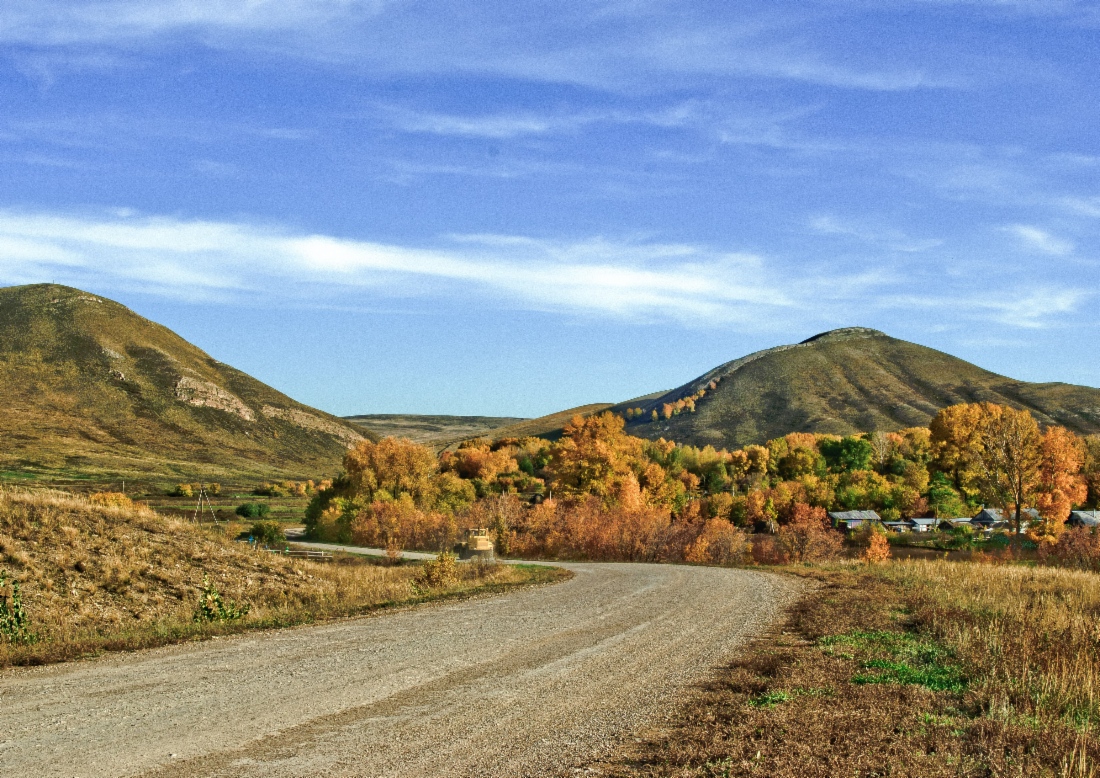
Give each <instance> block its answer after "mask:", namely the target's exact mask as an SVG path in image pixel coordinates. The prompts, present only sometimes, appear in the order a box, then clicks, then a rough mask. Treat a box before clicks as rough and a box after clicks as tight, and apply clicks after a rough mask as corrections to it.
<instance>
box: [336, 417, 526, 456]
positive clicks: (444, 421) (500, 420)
mask: <svg viewBox="0 0 1100 778" xmlns="http://www.w3.org/2000/svg"><path fill="white" fill-rule="evenodd" d="M344 420H345V421H348V422H351V423H352V424H355V425H357V426H359V427H362V428H363V429H366V430H369V431H371V432H372V433H374V434H375V435H378V436H379V437H383V438H386V437H394V438H408V439H409V440H412V441H415V442H416V443H421V444H423V445H425V446H434V447H439V448H443V447H444V446H447V445H448V444H450V443H455V442H457V441H462V440H468V439H470V438H476V437H479V436H481V435H485V434H486V433H488V432H490V431H491V430H495V429H497V428H499V427H506V426H508V425H510V424H518V423H521V422H524V421H528V420H527V419H522V418H513V417H510V416H434V415H426V414H415V413H374V414H365V415H362V416H345V417H344Z"/></svg>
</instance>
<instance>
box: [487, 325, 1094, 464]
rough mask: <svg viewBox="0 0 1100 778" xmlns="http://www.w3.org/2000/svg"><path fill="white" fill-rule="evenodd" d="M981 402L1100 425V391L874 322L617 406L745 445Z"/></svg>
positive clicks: (895, 421)
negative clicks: (987, 366) (1011, 368)
mask: <svg viewBox="0 0 1100 778" xmlns="http://www.w3.org/2000/svg"><path fill="white" fill-rule="evenodd" d="M712 385H713V388H711V387H712ZM700 390H702V391H703V396H702V397H701V398H699V399H698V400H696V401H695V402H694V404H695V411H694V413H692V412H689V411H688V410H686V409H685V410H682V411H681V412H680V413H679V414H677V415H674V416H672V417H671V418H668V419H666V418H664V414H663V413H662V409H663V407H664V406H665V405H674V404H675V403H676V402H677V401H678V400H681V399H687V398H690V397H693V396H697V395H698V392H700ZM981 401H988V402H995V403H1000V404H1005V405H1011V406H1013V407H1016V408H1027V409H1028V410H1030V411H1031V412H1032V414H1033V415H1034V416H1035V417H1036V418H1037V419H1038V420H1039V421H1040V423H1042V424H1044V425H1049V424H1059V425H1062V426H1065V427H1067V428H1069V429H1071V430H1073V431H1074V432H1078V433H1082V434H1092V433H1097V432H1100V389H1094V388H1091V387H1087V386H1075V385H1072V384H1064V383H1028V382H1026V381H1017V380H1014V379H1011V378H1006V377H1005V376H1001V375H998V374H996V373H992V372H990V371H988V370H984V369H982V368H980V367H978V366H977V365H973V364H971V363H969V362H966V361H965V360H962V359H959V358H958V357H953V356H951V355H950V354H945V353H943V352H942V351H937V350H935V349H932V348H928V347H927V346H921V345H918V344H916V343H910V342H908V341H904V340H899V339H897V338H892V337H890V336H889V335H886V334H885V333H883V332H880V331H878V330H874V329H869V328H867V327H845V328H842V329H837V330H831V331H829V332H823V333H821V334H819V335H815V336H813V337H811V338H807V339H806V340H804V341H802V342H801V343H793V344H789V345H782V346H775V347H773V348H768V349H763V350H762V351H757V352H754V353H752V354H748V355H746V356H743V357H739V358H737V359H734V360H731V361H729V362H726V363H724V364H721V365H719V366H718V367H715V368H714V369H712V370H709V371H707V372H706V373H704V374H702V375H700V376H698V377H696V378H694V379H692V380H691V381H688V382H687V383H685V384H683V385H682V386H679V387H677V388H676V389H672V390H670V391H667V392H657V393H654V394H651V395H646V396H644V397H640V398H637V399H634V400H629V401H627V402H622V403H618V404H616V405H613V406H610V410H612V411H615V412H616V413H620V414H622V415H626V413H627V410H628V409H640V411H641V412H640V413H639V414H638V415H637V416H634V417H633V418H630V419H629V420H628V421H627V431H628V432H629V433H631V434H632V435H637V436H639V437H645V438H650V439H657V438H661V437H663V438H667V439H670V440H675V441H677V442H679V443H689V444H692V445H697V446H703V445H713V446H716V447H726V448H735V447H741V446H744V445H748V444H751V443H763V442H765V441H766V440H769V439H771V438H776V437H780V436H782V435H785V434H787V433H789V432H818V433H831V434H838V435H848V434H852V433H857V432H870V431H874V430H886V431H889V430H896V429H902V428H904V427H912V426H923V425H927V424H928V422H929V421H931V419H932V417H933V416H934V415H935V414H936V413H937V412H938V411H939V410H940V409H941V408H944V407H946V406H948V405H954V404H956V403H963V402H981ZM597 410H602V408H600V409H597ZM654 411H656V412H657V414H658V417H660V418H659V419H658V420H657V421H653V418H652V417H653V413H654ZM561 417H562V414H551V415H550V416H546V417H543V418H542V419H534V420H532V421H530V422H527V423H526V424H525V426H526V427H527V428H529V429H532V430H540V432H538V433H537V434H540V435H543V436H546V437H554V436H556V435H558V434H560V428H561V426H562V424H563V422H562V421H561ZM551 427H552V428H553V429H550V428H551ZM506 434H509V433H508V432H506V431H505V430H496V431H494V433H493V435H494V436H495V437H503V436H504V435H506Z"/></svg>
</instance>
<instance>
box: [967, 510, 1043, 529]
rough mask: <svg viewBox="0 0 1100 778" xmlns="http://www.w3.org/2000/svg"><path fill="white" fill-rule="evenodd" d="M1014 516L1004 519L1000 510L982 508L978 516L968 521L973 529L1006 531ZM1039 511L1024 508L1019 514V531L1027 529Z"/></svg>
mask: <svg viewBox="0 0 1100 778" xmlns="http://www.w3.org/2000/svg"><path fill="white" fill-rule="evenodd" d="M1015 518H1016V517H1015V516H1014V515H1010V516H1009V517H1008V518H1007V519H1006V518H1005V514H1004V511H1002V510H1001V509H1000V508H982V509H981V510H980V511H979V512H978V515H977V516H975V517H974V518H972V519H971V520H970V524H971V526H973V527H974V528H975V529H978V528H980V529H983V530H994V529H1008V528H1010V527H1011V525H1012V522H1013V520H1015ZM1038 518H1039V511H1037V510H1035V509H1034V508H1026V509H1024V510H1023V511H1021V513H1020V531H1021V532H1023V531H1024V530H1025V529H1027V526H1028V524H1030V523H1031V522H1033V521H1036V520H1038Z"/></svg>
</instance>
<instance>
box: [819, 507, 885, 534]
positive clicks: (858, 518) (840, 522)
mask: <svg viewBox="0 0 1100 778" xmlns="http://www.w3.org/2000/svg"><path fill="white" fill-rule="evenodd" d="M829 521H831V522H832V523H833V526H834V527H836V528H837V529H839V530H850V529H859V528H860V527H862V526H863V525H864V524H868V523H874V524H881V523H882V518H881V517H880V516H879V515H878V514H877V513H875V512H874V511H831V512H830V513H829Z"/></svg>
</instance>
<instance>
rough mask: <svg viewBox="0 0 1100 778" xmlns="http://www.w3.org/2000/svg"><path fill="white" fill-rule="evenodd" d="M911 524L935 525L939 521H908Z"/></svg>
mask: <svg viewBox="0 0 1100 778" xmlns="http://www.w3.org/2000/svg"><path fill="white" fill-rule="evenodd" d="M909 522H910V523H912V524H929V525H931V524H937V523H938V522H939V519H909Z"/></svg>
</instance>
